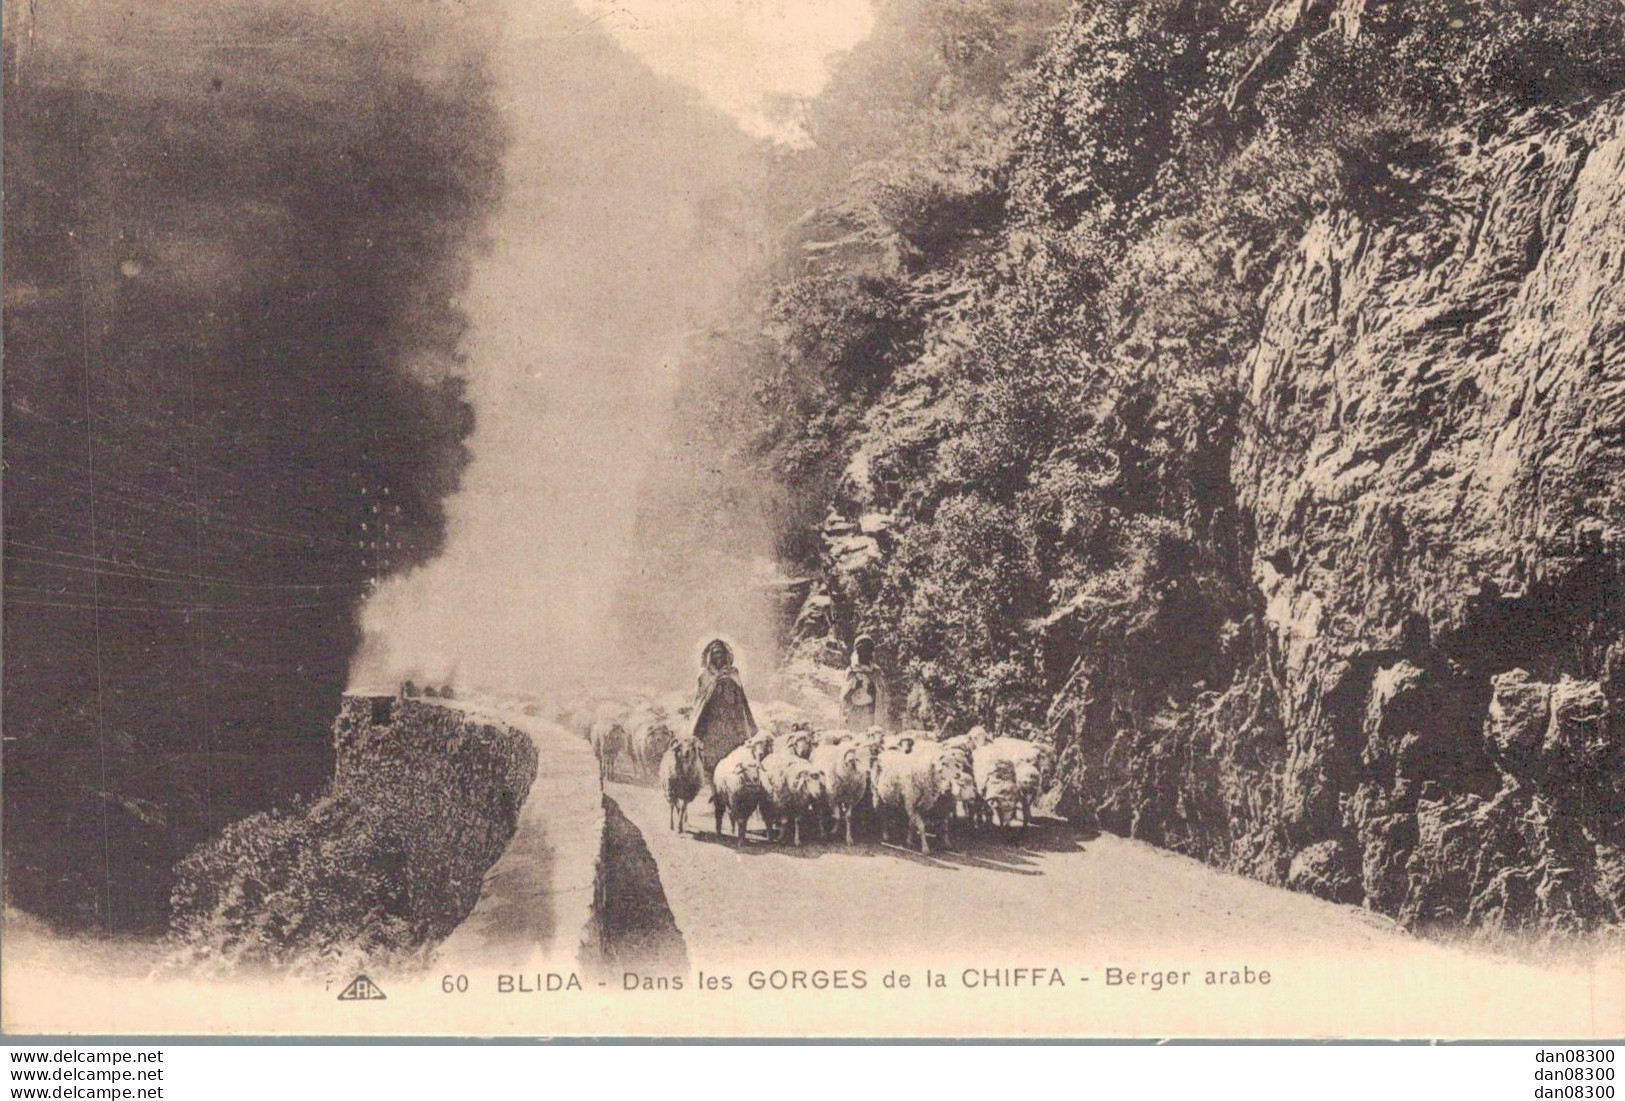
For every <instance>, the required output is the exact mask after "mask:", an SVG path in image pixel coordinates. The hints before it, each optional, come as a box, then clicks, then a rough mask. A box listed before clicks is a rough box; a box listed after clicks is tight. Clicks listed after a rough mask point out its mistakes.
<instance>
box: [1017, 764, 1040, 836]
mask: <svg viewBox="0 0 1625 1101" xmlns="http://www.w3.org/2000/svg"><path fill="white" fill-rule="evenodd" d="M1012 767H1013V768H1014V770H1015V775H1016V788H1017V790H1018V791H1019V792H1020V806H1021V832H1022V833H1026V832H1027V827H1028V826H1030V825H1032V821H1033V802H1034V800H1036V799H1037V798H1038V796H1039V795H1040V794H1041V793H1042V792H1043V790H1044V779H1043V776H1042V775H1041V774H1040V773H1039V771H1038V766H1037V765H1036V764H1034V763H1033V762H1031V761H1015V762H1012Z"/></svg>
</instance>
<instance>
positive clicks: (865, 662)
mask: <svg viewBox="0 0 1625 1101" xmlns="http://www.w3.org/2000/svg"><path fill="white" fill-rule="evenodd" d="M887 720H888V713H887V707H886V681H885V678H883V677H882V676H881V675H880V667H879V666H878V665H876V664H875V640H874V639H872V638H870V637H869V636H868V635H859V636H858V637H857V639H856V641H854V642H853V643H852V664H851V666H849V667H848V668H847V671H846V688H845V689H844V690H843V691H842V692H841V725H842V726H844V727H846V729H848V730H867V729H869V728H870V727H871V726H880V727H883V728H884V727H889V725H890V724H889V722H888V721H887Z"/></svg>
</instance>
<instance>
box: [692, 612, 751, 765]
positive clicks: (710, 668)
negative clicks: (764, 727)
mask: <svg viewBox="0 0 1625 1101" xmlns="http://www.w3.org/2000/svg"><path fill="white" fill-rule="evenodd" d="M700 668H701V670H702V672H701V673H700V682H699V689H698V691H697V692H696V694H695V698H694V736H695V737H696V738H698V739H699V740H700V745H701V747H702V755H703V757H704V759H705V771H706V775H707V777H709V776H710V774H711V772H712V770H714V769H715V768H716V767H717V762H718V761H720V760H722V758H724V757H726V756H727V755H728V754H729V753H731V752H733V751H734V750H735V749H737V748H738V747H739V746H742V745H744V744H745V742H746V741H747V740H749V739H750V738H751V737H753V736H754V735H755V734H756V719H755V718H754V717H753V716H752V715H751V713H750V701H749V700H747V699H746V698H745V686H744V685H742V684H741V683H740V682H739V670H738V669H737V668H735V667H734V656H733V650H732V649H730V648H729V646H728V644H727V643H726V642H723V641H722V640H721V639H716V640H715V641H713V642H711V643H710V644H709V645H707V646H706V648H705V650H704V652H703V653H701V655H700Z"/></svg>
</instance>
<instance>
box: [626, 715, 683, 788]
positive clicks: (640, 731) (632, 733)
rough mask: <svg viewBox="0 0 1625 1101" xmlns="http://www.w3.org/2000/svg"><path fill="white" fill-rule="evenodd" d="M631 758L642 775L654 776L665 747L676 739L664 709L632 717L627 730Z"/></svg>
mask: <svg viewBox="0 0 1625 1101" xmlns="http://www.w3.org/2000/svg"><path fill="white" fill-rule="evenodd" d="M628 735H629V737H628V740H629V741H630V742H631V747H632V754H631V756H632V760H633V762H634V763H635V764H636V765H637V767H638V771H639V772H641V773H642V774H643V775H644V776H650V777H652V776H654V775H655V773H656V772H657V771H658V770H659V768H660V762H661V761H662V760H664V759H665V756H666V749H667V747H669V746H670V745H671V744H672V742H674V741H675V740H676V739H677V734H676V732H675V731H674V730H673V729H672V724H671V721H670V720H669V719H667V718H666V713H665V712H664V711H645V712H642V713H641V714H639V715H637V716H635V717H634V719H633V720H632V723H631V725H630V728H629V731H628Z"/></svg>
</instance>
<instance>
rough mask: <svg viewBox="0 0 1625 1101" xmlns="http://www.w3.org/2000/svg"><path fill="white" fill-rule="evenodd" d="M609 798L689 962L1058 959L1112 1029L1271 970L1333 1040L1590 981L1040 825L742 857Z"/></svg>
mask: <svg viewBox="0 0 1625 1101" xmlns="http://www.w3.org/2000/svg"><path fill="white" fill-rule="evenodd" d="M606 790H607V792H608V794H609V795H610V796H611V797H612V798H613V799H614V800H616V802H617V803H618V804H619V805H620V807H621V808H622V810H623V811H624V812H625V814H626V815H627V817H628V818H630V819H631V820H632V821H633V822H634V823H635V824H636V825H637V826H638V827H639V828H640V829H641V830H642V832H643V835H644V838H645V839H646V841H647V843H648V846H649V849H650V851H651V852H652V853H653V855H654V857H655V860H656V861H657V862H658V864H659V868H660V876H661V881H662V883H663V885H664V889H665V892H666V898H667V901H668V902H669V904H670V907H671V910H672V914H673V916H674V917H675V919H676V922H677V925H678V928H679V929H680V930H681V931H682V933H683V936H684V938H685V939H686V941H687V945H688V951H689V957H690V959H691V961H692V964H693V966H694V967H696V968H698V969H700V970H702V971H710V970H716V971H718V972H721V971H724V970H728V969H733V970H734V971H735V973H736V974H737V973H739V972H740V971H742V970H744V969H750V968H769V969H770V968H785V967H790V966H818V967H836V966H866V967H868V968H870V969H871V975H874V974H877V973H879V972H880V971H881V969H884V968H888V967H893V966H910V967H912V968H913V969H914V970H915V972H916V975H917V974H918V972H919V969H920V968H923V967H933V966H934V967H937V968H940V969H942V970H943V971H945V972H946V973H947V974H948V976H949V978H950V986H967V985H974V984H977V983H980V984H982V985H983V986H984V987H985V985H987V983H988V982H989V981H990V977H1000V972H1002V971H1004V969H1010V968H1019V967H1026V968H1030V969H1035V970H1036V969H1043V968H1052V967H1053V968H1060V969H1061V970H1062V972H1063V973H1064V974H1065V976H1066V977H1067V981H1068V983H1069V985H1070V986H1071V987H1072V988H1073V989H1076V988H1077V987H1078V984H1080V983H1087V984H1093V986H1089V987H1085V989H1097V988H1098V989H1097V993H1101V994H1105V995H1106V996H1107V997H1108V998H1113V999H1121V1005H1122V1009H1121V1010H1120V1011H1119V1010H1113V1011H1112V1013H1113V1014H1114V1015H1111V1016H1109V1017H1108V1018H1106V1019H1109V1020H1111V1021H1114V1022H1117V1023H1119V1024H1121V1023H1123V1022H1124V1021H1127V1020H1130V1019H1132V1018H1131V1017H1124V1016H1121V1015H1120V1014H1121V1013H1130V1014H1134V1013H1138V1012H1140V1011H1146V1012H1153V1011H1154V1012H1156V1013H1157V1014H1158V1015H1157V1016H1155V1017H1148V1018H1146V1020H1147V1021H1148V1022H1149V1021H1150V1020H1153V1019H1154V1020H1158V1021H1162V1020H1166V1019H1168V1018H1165V1017H1163V1016H1161V1013H1162V1012H1164V1011H1167V1010H1172V1009H1173V1008H1174V1007H1175V1005H1176V1004H1186V1003H1175V1002H1174V1001H1171V1000H1169V999H1172V998H1176V997H1177V998H1180V999H1195V1000H1193V1001H1189V1002H1188V1004H1189V1005H1191V1006H1192V1008H1193V1011H1194V1012H1197V1013H1198V1017H1197V1018H1196V1019H1195V1020H1196V1021H1198V1022H1211V1023H1222V1022H1220V1019H1219V1018H1217V1017H1212V1016H1209V1015H1208V1014H1209V1013H1211V1012H1219V1013H1221V1014H1231V1013H1235V1012H1244V1011H1245V1009H1244V1007H1245V1006H1246V1005H1248V1004H1252V1003H1248V1002H1245V1001H1243V1002H1238V1001H1236V1000H1235V998H1236V997H1237V995H1224V994H1221V995H1215V994H1214V993H1213V991H1212V990H1211V989H1207V990H1204V989H1203V987H1204V979H1205V976H1206V973H1207V972H1208V971H1210V970H1211V971H1215V972H1227V971H1231V970H1236V971H1248V970H1250V971H1251V972H1252V973H1254V974H1255V975H1256V973H1257V972H1258V971H1262V970H1266V969H1268V970H1271V971H1272V982H1273V984H1274V985H1273V987H1272V988H1271V989H1270V991H1268V992H1267V993H1261V994H1259V995H1258V997H1259V998H1260V999H1265V998H1267V999H1271V1000H1275V999H1279V998H1282V997H1290V998H1291V999H1293V1000H1298V999H1303V1000H1304V1001H1305V1004H1306V1005H1307V1006H1309V1007H1311V1008H1310V1010H1308V1011H1309V1012H1311V1013H1312V1014H1315V1013H1321V1012H1325V1013H1326V1014H1328V1015H1327V1016H1326V1021H1327V1025H1326V1028H1325V1031H1326V1033H1327V1034H1342V1035H1349V1034H1380V1035H1407V1034H1417V1031H1418V1028H1420V1030H1421V1032H1422V1033H1423V1034H1426V1033H1428V1032H1429V1031H1431V1030H1430V1029H1429V1027H1428V1022H1432V1029H1437V1028H1438V1022H1440V1021H1449V1022H1451V1023H1452V1029H1451V1031H1452V1032H1455V1033H1456V1034H1461V1032H1460V1031H1459V1030H1460V1029H1461V1028H1463V1027H1465V1028H1466V1030H1467V1034H1475V1029H1474V1027H1473V1024H1472V1022H1473V1020H1477V1019H1480V1018H1481V1019H1482V1021H1483V1022H1484V1027H1483V1028H1482V1029H1481V1030H1479V1031H1481V1032H1482V1034H1485V1035H1491V1034H1498V1033H1499V1034H1504V1032H1505V1030H1507V1029H1508V1028H1511V1029H1514V1030H1515V1029H1516V1027H1517V1023H1516V1022H1517V1021H1518V1020H1519V1019H1520V1014H1521V1013H1522V1012H1523V1011H1524V1010H1525V1009H1526V1008H1530V1009H1532V1008H1533V1007H1545V1008H1546V1009H1547V1010H1549V1009H1550V1008H1551V1006H1553V1005H1555V1004H1562V1005H1564V1006H1567V1007H1570V1008H1572V1010H1573V1014H1574V1018H1573V1019H1574V1021H1575V1026H1576V1027H1577V1028H1578V1027H1580V1026H1581V1025H1582V1024H1583V1023H1584V1022H1585V1021H1586V1020H1587V1017H1586V1005H1587V1003H1588V1002H1589V1000H1590V999H1591V997H1592V990H1593V985H1594V983H1596V982H1597V981H1599V978H1600V974H1601V973H1600V972H1597V971H1595V970H1594V969H1593V968H1592V967H1591V966H1588V965H1586V964H1584V963H1582V962H1579V961H1575V960H1570V961H1568V962H1567V963H1565V964H1562V965H1554V966H1540V967H1537V966H1533V965H1531V964H1529V963H1526V962H1520V961H1517V960H1513V959H1509V958H1505V957H1496V956H1492V955H1489V954H1487V953H1485V952H1482V951H1478V950H1467V949H1461V948H1455V947H1450V946H1446V945H1441V944H1437V943H1431V942H1427V941H1423V940H1420V939H1418V938H1415V937H1413V936H1410V935H1408V934H1406V933H1404V932H1402V931H1400V930H1399V929H1397V928H1396V927H1395V926H1394V925H1393V924H1392V923H1391V922H1389V921H1387V920H1386V919H1384V918H1381V917H1378V916H1376V915H1374V914H1371V913H1368V912H1366V911H1363V910H1359V909H1356V908H1353V907H1348V906H1339V905H1335V904H1332V903H1328V902H1324V901H1322V900H1320V899H1316V898H1313V897H1310V896H1307V895H1303V894H1298V893H1295V892H1291V891H1287V890H1284V889H1282V888H1277V887H1271V886H1268V885H1265V884H1262V883H1259V882H1256V881H1253V880H1249V879H1246V878H1243V877H1240V876H1235V875H1230V874H1227V873H1224V872H1220V871H1217V870H1215V869H1213V868H1210V867H1207V866H1206V865H1203V864H1200V863H1198V862H1197V861H1194V860H1190V859H1186V858H1184V857H1181V856H1177V855H1175V854H1172V853H1169V852H1165V851H1163V850H1159V849H1156V848H1153V847H1151V846H1149V845H1145V844H1142V843H1140V842H1136V841H1129V840H1124V839H1122V838H1119V837H1115V836H1111V835H1107V834H1095V833H1091V832H1085V831H1081V830H1079V829H1077V828H1074V827H1071V826H1068V825H1066V824H1065V823H1062V822H1058V821H1041V822H1040V823H1039V824H1038V825H1035V827H1034V828H1033V830H1032V832H1031V833H1030V834H1029V835H1028V836H1027V837H1026V839H1025V840H1006V839H1002V838H998V837H991V836H987V837H979V838H976V839H974V840H971V841H970V842H969V843H966V844H964V845H963V846H962V847H961V848H959V849H958V851H954V852H947V853H942V854H938V853H937V852H935V851H934V852H933V853H932V855H931V856H929V857H924V856H921V855H920V854H919V853H917V852H912V851H908V850H904V849H902V848H899V847H894V846H889V845H888V846H882V845H878V844H873V843H870V844H858V845H855V846H853V847H852V848H850V849H848V848H847V847H846V846H845V845H843V844H840V843H838V842H837V843H831V844H817V845H807V846H805V847H803V848H802V849H800V850H797V849H794V848H791V847H787V846H780V845H768V844H765V843H763V842H761V841H760V840H759V839H758V840H756V842H755V843H754V844H751V845H749V846H747V848H746V850H745V851H744V852H743V853H740V852H738V851H736V849H735V847H734V844H733V842H732V840H731V839H720V838H718V837H717V836H716V835H715V834H714V833H713V832H712V820H711V815H710V813H709V807H708V806H706V805H704V804H703V803H696V804H695V805H694V807H693V809H692V812H691V814H690V818H689V831H690V832H689V833H686V834H683V835H677V834H674V833H672V832H671V831H670V829H669V827H668V825H667V812H666V807H665V805H664V803H663V802H662V800H661V798H660V796H659V795H658V793H656V792H655V791H653V790H651V789H648V788H643V787H636V786H631V785H626V784H610V785H609V786H608V787H607V789H606ZM966 968H974V969H975V971H976V973H975V974H966V972H965V969H966ZM1109 968H1115V969H1117V972H1118V975H1117V981H1116V982H1115V983H1113V982H1112V978H1113V976H1112V975H1111V974H1110V973H1108V969H1109ZM1152 973H1157V974H1162V976H1163V978H1162V980H1158V979H1157V978H1156V977H1155V975H1154V974H1152ZM1131 974H1132V975H1134V976H1135V978H1134V979H1130V978H1129V977H1128V976H1129V975H1131ZM1170 975H1172V976H1173V977H1170ZM871 981H872V980H871ZM916 981H918V978H917V977H916ZM1002 981H1004V982H1005V983H1006V984H1007V985H1008V983H1010V982H1012V981H1014V982H1019V981H1020V980H1019V978H1014V979H1013V978H1012V977H1011V976H1010V975H1009V974H1003V975H1002ZM1610 981H1611V980H1610ZM1164 982H1166V983H1168V984H1169V985H1167V986H1166V987H1165V986H1163V983H1164ZM1181 982H1182V983H1184V985H1185V990H1184V991H1180V990H1179V989H1178V984H1180V983H1181ZM1192 986H1194V987H1195V988H1196V989H1195V990H1194V992H1192V991H1191V990H1190V988H1191V987H1192ZM1142 997H1143V998H1144V999H1145V1000H1143V1001H1141V1000H1136V999H1139V998H1142ZM1113 1004H1115V1003H1114V1002H1105V1001H1102V1002H1096V1003H1095V1006H1096V1007H1097V1008H1099V1007H1101V1006H1105V1005H1113ZM1254 1008H1256V1009H1258V1010H1260V1011H1262V1010H1263V1009H1264V1003H1263V1002H1262V1001H1259V1002H1257V1004H1256V1005H1255V1006H1254ZM1464 1013H1466V1014H1469V1016H1468V1017H1464V1016H1463V1014H1464ZM1542 1019H1543V1020H1545V1019H1546V1018H1542ZM1227 1020H1228V1019H1227ZM1148 1027H1149V1025H1148ZM1306 1027H1310V1026H1307V1025H1306ZM1240 1030H1241V1031H1245V1027H1244V1026H1243V1027H1241V1028H1240ZM1220 1031H1229V1029H1221V1030H1220Z"/></svg>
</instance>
